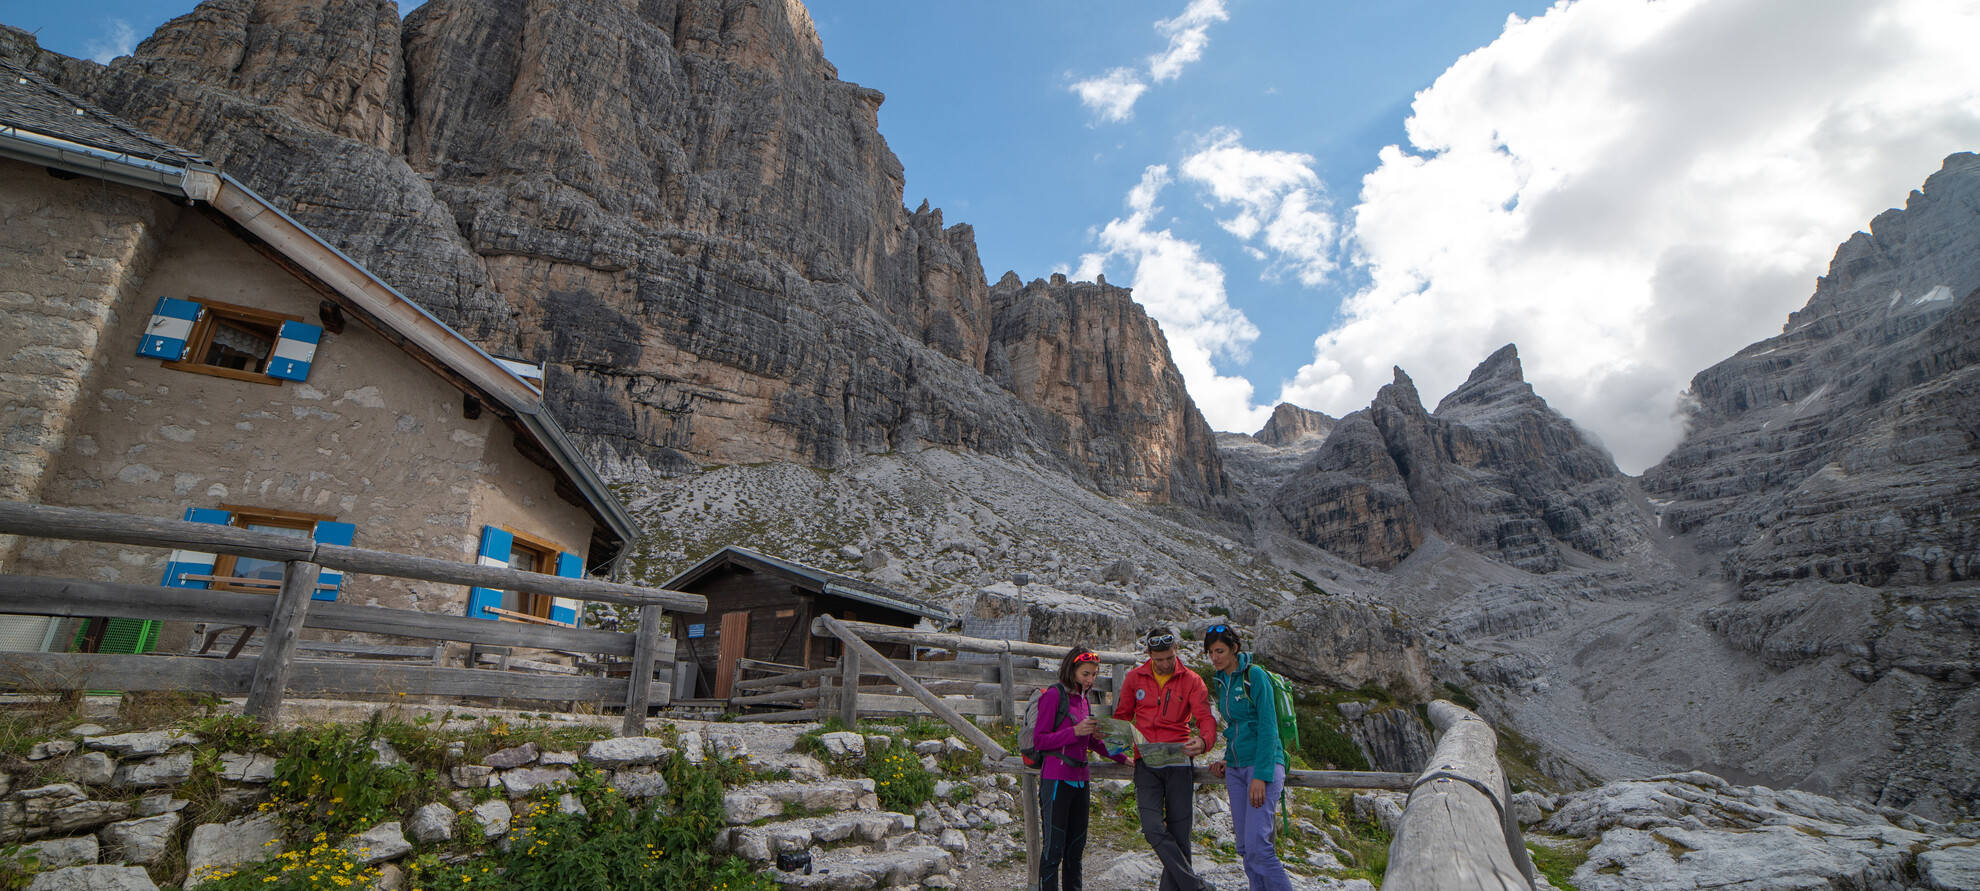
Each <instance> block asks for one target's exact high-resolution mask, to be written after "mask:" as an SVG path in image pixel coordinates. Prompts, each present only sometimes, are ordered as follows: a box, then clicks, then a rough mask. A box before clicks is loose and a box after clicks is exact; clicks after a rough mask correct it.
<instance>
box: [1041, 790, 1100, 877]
mask: <svg viewBox="0 0 1980 891" xmlns="http://www.w3.org/2000/svg"><path fill="white" fill-rule="evenodd" d="M1092 801H1093V793H1092V791H1091V790H1089V789H1087V787H1086V784H1085V783H1075V782H1071V781H1068V780H1039V781H1038V815H1039V816H1040V817H1041V818H1043V819H1044V821H1045V827H1044V828H1045V838H1044V842H1045V850H1044V851H1041V852H1040V853H1039V855H1038V887H1039V889H1040V891H1080V889H1081V888H1082V887H1083V886H1084V885H1085V882H1084V881H1083V880H1082V879H1081V878H1080V861H1081V860H1082V859H1084V858H1085V857H1086V811H1087V808H1088V806H1089V805H1091V804H1092ZM1060 876H1064V877H1065V884H1064V886H1063V888H1062V887H1061V885H1060V884H1059V877H1060Z"/></svg>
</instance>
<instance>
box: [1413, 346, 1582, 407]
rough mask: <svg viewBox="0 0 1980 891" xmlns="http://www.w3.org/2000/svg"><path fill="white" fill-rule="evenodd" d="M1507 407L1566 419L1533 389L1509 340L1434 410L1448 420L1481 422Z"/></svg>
mask: <svg viewBox="0 0 1980 891" xmlns="http://www.w3.org/2000/svg"><path fill="white" fill-rule="evenodd" d="M1509 410H1510V411H1520V410H1524V411H1528V412H1537V413H1540V414H1543V415H1547V416H1549V417H1550V418H1560V419H1561V421H1562V422H1563V423H1565V422H1566V418H1565V417H1564V416H1562V415H1560V413H1558V412H1556V411H1554V410H1553V409H1552V408H1551V407H1549V406H1548V405H1547V403H1546V400H1543V399H1541V398H1540V396H1539V394H1536V393H1534V392H1533V385H1532V384H1529V383H1527V382H1526V375H1525V372H1524V369H1523V368H1522V367H1521V366H1520V362H1519V347H1518V346H1516V345H1514V344H1510V343H1509V344H1506V345H1505V346H1502V347H1500V348H1499V349H1498V350H1497V351H1496V352H1494V353H1492V355H1491V356H1488V357H1486V359H1485V361H1483V362H1480V363H1478V366H1477V367H1475V368H1473V369H1472V370H1471V376H1470V377H1468V378H1466V379H1465V382H1464V383H1463V384H1460V385H1459V386H1458V388H1457V389H1455V390H1452V391H1451V392H1450V395H1447V396H1445V397H1444V398H1443V400H1442V401H1440V402H1438V403H1437V411H1436V412H1435V413H1436V415H1437V416H1438V417H1440V418H1445V419H1447V420H1453V421H1458V422H1460V423H1468V424H1480V423H1492V422H1494V421H1495V420H1500V419H1503V417H1504V416H1505V414H1506V413H1507V412H1508V411H1509Z"/></svg>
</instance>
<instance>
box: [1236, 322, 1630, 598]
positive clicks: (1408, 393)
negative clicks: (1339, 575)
mask: <svg viewBox="0 0 1980 891" xmlns="http://www.w3.org/2000/svg"><path fill="white" fill-rule="evenodd" d="M1273 502H1274V503H1275V504H1276V506H1277V507H1278V509H1279V511H1280V512H1281V513H1283V514H1284V515H1285V517H1286V519H1287V520H1288V521H1289V522H1290V523H1291V524H1292V526H1293V528H1294V529H1295V530H1296V531H1297V532H1298V534H1299V535H1300V537H1302V538H1304V539H1305V540H1306V541H1308V542H1311V543H1313V544H1315V545H1318V546H1320V547H1322V548H1325V549H1327V550H1329V551H1332V552H1334V553H1336V554H1339V555H1340V556H1343V557H1346V558H1348V559H1350V560H1353V561H1355V562H1356V563H1360V564H1361V565H1363V566H1369V567H1374V568H1384V569H1385V568H1389V567H1392V566H1395V565H1396V564H1398V563H1400V562H1402V560H1403V559H1404V558H1405V557H1407V556H1409V555H1410V554H1411V553H1412V552H1414V551H1415V550H1416V549H1417V547H1419V546H1420V545H1422V544H1423V542H1424V539H1425V536H1426V535H1428V534H1430V533H1432V532H1434V533H1435V534H1437V535H1440V536H1442V537H1444V538H1446V539H1448V540H1450V541H1453V542H1455V543H1458V544H1462V545H1465V546H1467V547H1471V548H1475V549H1477V550H1479V551H1481V552H1483V553H1487V554H1492V555H1495V556H1497V557H1498V558H1499V559H1501V560H1504V561H1505V562H1507V563H1510V564H1512V565H1514V566H1517V567H1519V568H1521V569H1525V570H1528V571H1531V572H1552V571H1554V570H1556V569H1559V568H1560V567H1561V566H1562V565H1563V558H1562V554H1561V546H1562V545H1566V546H1568V547H1570V548H1573V549H1575V550H1578V551H1581V552H1583V553H1585V554H1588V555H1590V556H1594V557H1598V558H1613V557H1615V556H1617V555H1619V554H1620V553H1622V551H1623V550H1624V549H1626V548H1628V547H1629V546H1630V545H1632V544H1634V543H1636V542H1638V541H1640V540H1641V539H1642V530H1641V529H1640V528H1638V525H1637V519H1636V513H1635V511H1634V510H1633V509H1631V507H1630V505H1629V496H1628V488H1627V481H1626V480H1625V478H1624V477H1623V475H1622V473H1621V472H1620V471H1618V470H1617V469H1616V466H1615V462H1614V461H1613V460H1612V459H1611V458H1610V457H1609V455H1608V452H1607V451H1606V450H1604V449H1602V448H1601V447H1600V446H1599V445H1596V444H1595V443H1593V442H1592V441H1590V440H1589V439H1588V438H1587V437H1586V436H1584V435H1583V434H1582V433H1581V432H1580V431H1578V430H1576V429H1575V427H1574V425H1573V424H1572V423H1571V422H1569V421H1568V420H1567V418H1565V417H1562V416H1561V415H1560V413H1558V412H1556V411H1554V410H1553V409H1552V408H1549V407H1548V406H1547V403H1546V402H1545V401H1544V400H1542V399H1541V398H1540V397H1539V396H1538V395H1536V394H1535V393H1534V392H1533V388H1532V386H1530V385H1529V384H1527V383H1526V380H1525V378H1524V376H1523V375H1522V374H1521V371H1520V366H1519V354H1518V352H1517V350H1516V349H1515V348H1514V347H1513V346H1512V345H1511V344H1508V345H1506V346H1505V347H1504V348H1502V349H1500V350H1499V351H1498V352H1496V353H1494V354H1492V356H1491V357H1490V358H1488V359H1486V360H1485V361H1484V362H1483V363H1482V364H1480V365H1479V366H1478V367H1477V368H1476V369H1474V370H1473V371H1472V373H1471V377H1470V379H1469V380H1467V381H1465V383H1464V385H1463V386H1460V387H1458V389H1457V390H1455V391H1453V392H1452V393H1451V394H1450V395H1449V396H1447V397H1445V398H1444V400H1443V402H1441V403H1440V404H1438V406H1437V411H1436V412H1435V413H1434V414H1432V413H1430V412H1427V411H1425V410H1424V408H1423V403H1422V400H1421V399H1420V398H1419V397H1418V396H1417V393H1416V385H1415V383H1414V382H1413V381H1411V380H1410V378H1409V376H1408V375H1407V374H1404V373H1403V371H1402V369H1400V368H1398V369H1396V378H1395V381H1394V382H1393V383H1391V384H1389V385H1388V386H1386V387H1383V388H1382V390H1381V392H1379V393H1378V394H1376V397H1375V401H1374V402H1373V403H1372V404H1371V405H1370V406H1369V407H1368V408H1367V409H1365V410H1363V411H1359V412H1355V413H1353V414H1351V415H1348V416H1347V417H1346V418H1343V419H1341V421H1340V423H1339V424H1338V425H1337V426H1335V427H1334V429H1333V431H1332V432H1331V433H1330V434H1329V435H1328V437H1327V440H1326V442H1325V443H1323V444H1322V445H1321V446H1320V448H1319V450H1318V451H1317V452H1316V453H1315V454H1314V456H1313V459H1312V462H1311V463H1310V464H1309V465H1308V466H1307V467H1305V468H1303V469H1302V470H1301V471H1300V472H1299V473H1298V474H1295V475H1294V477H1293V478H1292V479H1291V480H1290V481H1288V482H1287V483H1286V484H1285V485H1284V486H1283V487H1281V488H1280V489H1279V491H1278V492H1277V493H1276V494H1275V495H1274V496H1273Z"/></svg>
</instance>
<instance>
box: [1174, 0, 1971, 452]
mask: <svg viewBox="0 0 1980 891" xmlns="http://www.w3.org/2000/svg"><path fill="white" fill-rule="evenodd" d="M1973 34H1980V5H1977V4H1975V3H1973V2H1972V0H1888V2H1880V3H1876V4H1866V3H1860V2H1856V0H1713V2H1703V0H1579V2H1574V3H1561V4H1558V5H1556V6H1555V7H1554V8H1553V9H1551V10H1550V11H1548V12H1547V13H1546V14H1545V15H1542V16H1538V17H1536V18H1533V19H1530V20H1519V19H1513V20H1511V21H1510V22H1509V23H1508V25H1507V28H1506V30H1505V33H1504V34H1503V35H1502V36H1501V37H1500V38H1499V39H1498V40H1496V41H1494V42H1493V43H1492V44H1490V45H1489V46H1486V47H1484V48H1482V49H1479V50H1476V51H1474V52H1472V53H1470V54H1469V55H1467V56H1465V57H1464V58H1462V59H1460V60H1458V62H1457V63H1456V64H1454V65H1452V66H1451V68H1450V69H1449V70H1448V71H1446V72H1445V73H1444V75H1443V76H1441V77H1440V78H1438V79H1437V81H1436V83H1435V84H1433V85H1432V86H1431V87H1430V88H1429V89H1427V90H1425V91H1423V92H1422V93H1419V94H1418V96H1417V99H1416V102H1415V104H1414V106H1413V109H1412V114H1411V117H1410V118H1409V120H1408V122H1407V125H1406V132H1407V134H1408V136H1409V140H1410V145H1409V147H1408V148H1407V149H1405V148H1403V147H1400V146H1390V147H1389V148H1387V149H1385V150H1383V151H1382V153H1381V158H1380V162H1381V163H1380V166H1379V167H1378V168H1377V169H1376V170H1375V171H1373V172H1372V173H1370V174H1368V176H1367V177H1365V178H1364V179H1363V181H1362V191H1361V195H1360V199H1359V203H1358V204H1357V206H1356V207H1355V208H1354V211H1353V213H1352V215H1351V218H1350V222H1349V224H1348V227H1347V229H1346V231H1345V233H1344V234H1345V239H1346V243H1347V245H1348V247H1349V248H1350V249H1351V250H1352V251H1353V254H1354V256H1355V257H1356V262H1357V263H1358V264H1360V265H1362V266H1364V267H1365V271H1366V272H1367V274H1368V279H1369V282H1370V284H1369V285H1368V287H1366V288H1365V289H1363V290H1361V291H1359V292H1358V293H1356V294H1354V295H1352V296H1351V297H1350V298H1349V299H1348V300H1347V301H1346V302H1345V303H1344V304H1343V307H1342V311H1343V314H1344V317H1345V321H1344V322H1343V323H1342V324H1340V325H1339V326H1337V327H1335V328H1334V329H1333V330H1330V331H1328V332H1326V333H1325V334H1323V335H1321V336H1320V337H1319V338H1318V340H1317V341H1316V343H1315V356H1314V360H1313V362H1312V363H1311V364H1308V365H1307V366H1305V367H1304V368H1301V369H1300V370H1299V372H1298V373H1297V375H1296V376H1295V377H1294V379H1293V380H1291V381H1289V382H1287V383H1286V385H1285V389H1284V392H1283V394H1282V398H1283V399H1284V400H1286V401H1291V402H1294V403H1297V404H1300V405H1304V406H1307V407H1310V408H1316V409H1320V410H1324V411H1328V412H1331V413H1336V414H1338V413H1341V412H1345V411H1351V410H1354V409H1356V408H1360V407H1362V406H1364V405H1366V404H1367V400H1368V399H1369V398H1370V397H1371V396H1372V395H1373V394H1374V392H1375V390H1376V389H1377V388H1379V387H1380V386H1381V384H1383V383H1386V382H1387V381H1388V380H1389V377H1390V371H1389V369H1390V366H1392V365H1400V366H1402V367H1403V368H1405V369H1406V370H1408V371H1409V373H1410V374H1411V375H1412V376H1413V377H1415V379H1416V380H1417V381H1418V384H1419V387H1420V390H1421V392H1422V393H1423V395H1424V398H1425V400H1426V401H1429V402H1432V403H1433V404H1434V402H1435V400H1436V399H1437V397H1438V396H1439V395H1441V394H1442V393H1445V392H1448V391H1449V390H1450V389H1452V388H1453V387H1455V386H1456V385H1457V384H1458V383H1460V382H1462V381H1463V380H1464V378H1465V375H1466V374H1467V373H1468V372H1469V370H1470V368H1471V367H1472V366H1473V365H1475V364H1476V363H1477V362H1479V361H1481V360H1483V359H1484V358H1485V356H1487V355H1488V354H1490V353H1491V351H1492V350H1494V349H1496V348H1497V347H1498V346H1500V345H1502V344H1504V343H1507V342H1509V341H1510V342H1516V343H1518V344H1519V347H1520V355H1521V357H1522V359H1523V360H1524V362H1523V364H1524V365H1525V367H1526V370H1527V373H1528V378H1529V380H1531V381H1532V382H1533V384H1534V386H1535V389H1536V390H1538V391H1539V392H1540V394H1541V395H1542V396H1543V397H1545V398H1547V400H1548V401H1549V402H1550V403H1552V404H1553V405H1554V407H1555V408H1557V409H1559V410H1560V411H1562V412H1563V413H1564V414H1566V415H1567V416H1569V417H1571V418H1574V419H1575V420H1576V421H1577V422H1578V423H1580V424H1582V425H1583V426H1584V427H1587V428H1588V429H1590V430H1592V431H1594V432H1595V433H1597V434H1598V435H1599V436H1600V437H1601V438H1602V439H1603V440H1604V441H1605V442H1606V443H1608V444H1609V446H1610V448H1611V449H1612V450H1613V451H1614V452H1615V453H1616V457H1617V460H1618V463H1619V464H1621V465H1622V467H1623V469H1624V470H1625V471H1628V472H1632V473H1634V472H1638V471H1641V470H1642V469H1643V468H1644V467H1646V466H1648V465H1649V464H1652V463H1654V462H1655V461H1656V460H1657V459H1658V458H1660V457H1662V455H1663V453H1664V452H1665V451H1667V450H1668V449H1669V447H1670V446H1671V445H1673V444H1675V442H1676V441H1677V439H1678V438H1679V436H1680V434H1681V430H1680V428H1679V424H1678V421H1677V419H1676V417H1675V409H1676V407H1677V400H1678V396H1679V393H1680V392H1681V391H1682V390H1683V389H1684V387H1685V386H1687V385H1688V382H1689V379H1690V376H1691V375H1692V374H1694V373H1695V372H1697V371H1699V370H1700V369H1703V368H1705V367H1707V366H1709V365H1711V364H1713V363H1715V362H1717V361H1719V360H1721V359H1723V358H1725V357H1726V356H1729V355H1731V354H1732V353H1733V352H1734V351H1736V350H1738V349H1739V348H1740V347H1743V346H1745V345H1746V344H1747V343H1750V342H1752V341H1754V340H1758V339H1761V338H1764V337H1767V336H1770V335H1771V334H1774V333H1776V332H1778V331H1779V326H1780V324H1781V322H1782V320H1784V319H1785V317H1786V314H1787V312H1788V311H1790V310H1792V309H1794V308H1797V307H1799V306H1800V305H1801V303H1802V302H1804V301H1805V300H1806V299H1807V297H1808V294H1809V293H1810V291H1811V289H1812V286H1813V281H1814V278H1815V276H1816V275H1819V274H1820V273H1821V272H1822V271H1823V269H1824V267H1825V265H1826V263H1827V260H1828V259H1829V257H1830V255H1831V254H1832V253H1833V252H1834V250H1835V248H1836V245H1837V244H1839V243H1840V242H1841V241H1843V240H1844V239H1845V238H1847V237H1848V236H1849V234H1850V233H1851V232H1854V231H1856V230H1857V229H1859V228H1862V227H1864V226H1865V225H1867V224H1868V222H1869V220H1870V218H1871V217H1873V216H1875V215H1876V213H1878V212H1879V211H1881V210H1882V209H1884V208H1886V207H1890V206H1892V205H1897V204H1901V203H1903V200H1904V196H1905V195H1906V194H1907V193H1908V191H1909V190H1910V189H1912V188H1915V187H1917V185H1918V184H1919V183H1920V182H1922V181H1923V180H1924V178H1925V176H1926V175H1927V174H1929V173H1931V172H1932V171H1934V170H1937V169H1938V167H1939V162H1940V161H1941V160H1942V159H1943V158H1944V156H1946V155H1947V154H1950V153H1952V152H1955V151H1962V150H1970V149H1972V148H1973V147H1974V146H1975V145H1976V144H1980V53H1974V52H1972V48H1971V46H1970V40H1967V39H1964V38H1961V37H1958V36H1956V35H1967V36H1968V37H1970V36H1971V35H1973ZM1205 164H1208V162H1207V161H1206V162H1205ZM1183 169H1184V176H1185V177H1189V178H1192V179H1194V180H1197V181H1201V182H1205V183H1206V184H1209V185H1211V187H1212V191H1213V193H1214V194H1217V195H1218V196H1219V197H1220V199H1222V200H1227V201H1230V202H1231V203H1233V204H1234V205H1235V206H1237V207H1239V208H1240V213H1239V215H1238V216H1237V217H1235V218H1233V221H1234V222H1235V223H1237V224H1238V227H1237V228H1235V229H1232V231H1233V232H1234V234H1235V233H1237V232H1238V231H1239V230H1240V229H1242V228H1243V227H1244V225H1246V224H1248V222H1249V221H1250V220H1253V219H1256V220H1263V219H1264V213H1263V211H1257V210H1252V209H1251V207H1252V205H1249V204H1246V203H1245V200H1244V198H1243V196H1246V195H1255V194H1282V195H1291V194H1294V190H1296V189H1298V188H1300V187H1299V186H1297V185H1283V186H1280V188H1282V189H1284V190H1285V191H1282V192H1278V193H1272V192H1270V191H1269V190H1268V189H1265V188H1264V187H1263V185H1262V183H1264V182H1267V180H1263V179H1258V178H1256V177H1254V178H1251V179H1243V178H1238V179H1234V180H1233V181H1234V182H1237V183H1240V184H1242V183H1252V184H1253V185H1252V186H1251V188H1250V191H1246V190H1245V189H1244V188H1242V187H1241V186H1233V187H1231V189H1232V191H1231V194H1232V195H1234V196H1237V197H1233V198H1229V199H1224V198H1223V196H1224V194H1225V192H1224V191H1223V190H1222V189H1220V188H1219V187H1218V185H1217V184H1216V183H1218V182H1221V180H1218V179H1216V177H1215V176H1213V175H1212V174H1208V173H1205V174H1203V175H1200V176H1199V175H1197V174H1195V173H1192V170H1193V169H1195V168H1192V167H1191V165H1190V164H1189V163H1187V162H1186V163H1185V165H1184V168H1183ZM1261 169H1263V168H1261ZM1295 181H1296V178H1295V179H1282V180H1275V181H1271V182H1273V183H1274V184H1278V183H1281V182H1283V183H1292V182H1295ZM1282 203H1283V201H1282ZM1246 214H1250V216H1249V217H1247V216H1246ZM1263 225H1264V224H1263V223H1260V226H1261V227H1262V226H1263ZM1226 228H1227V229H1229V228H1232V227H1231V226H1228V225H1227V227H1226ZM1295 243H1304V242H1300V241H1297V240H1295ZM1275 249H1276V248H1275ZM1287 260H1288V262H1291V261H1292V257H1291V255H1287ZM1224 429H1230V428H1224Z"/></svg>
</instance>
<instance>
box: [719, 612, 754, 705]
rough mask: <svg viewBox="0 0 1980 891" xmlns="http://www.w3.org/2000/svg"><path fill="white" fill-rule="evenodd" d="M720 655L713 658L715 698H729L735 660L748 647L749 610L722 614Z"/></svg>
mask: <svg viewBox="0 0 1980 891" xmlns="http://www.w3.org/2000/svg"><path fill="white" fill-rule="evenodd" d="M721 644H722V648H721V655H719V656H717V657H716V658H715V698H716V699H727V698H729V685H730V684H733V683H735V682H736V660H737V659H741V658H742V657H743V654H744V653H745V652H747V651H748V648H749V611H748V610H738V611H736V612H733V613H723V614H722V640H721Z"/></svg>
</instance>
